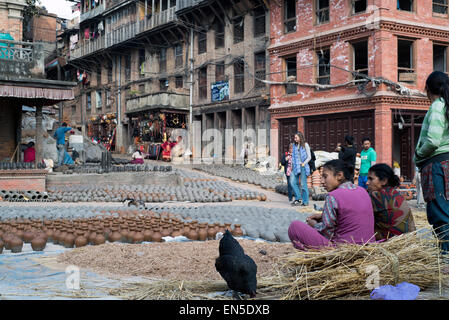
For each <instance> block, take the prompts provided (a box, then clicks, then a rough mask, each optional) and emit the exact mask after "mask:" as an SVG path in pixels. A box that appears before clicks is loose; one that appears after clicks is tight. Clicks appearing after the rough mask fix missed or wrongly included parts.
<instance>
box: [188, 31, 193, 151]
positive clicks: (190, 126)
mask: <svg viewBox="0 0 449 320" xmlns="http://www.w3.org/2000/svg"><path fill="white" fill-rule="evenodd" d="M189 49H190V97H189V98H190V99H189V144H190V147H189V150H187V152H186V153H187V154H188V153H190V155H193V110H192V108H193V28H190V48H189Z"/></svg>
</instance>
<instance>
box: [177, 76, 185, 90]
mask: <svg viewBox="0 0 449 320" xmlns="http://www.w3.org/2000/svg"><path fill="white" fill-rule="evenodd" d="M175 86H176V88H178V89H179V88H182V87H183V86H184V82H183V79H182V76H179V77H176V78H175Z"/></svg>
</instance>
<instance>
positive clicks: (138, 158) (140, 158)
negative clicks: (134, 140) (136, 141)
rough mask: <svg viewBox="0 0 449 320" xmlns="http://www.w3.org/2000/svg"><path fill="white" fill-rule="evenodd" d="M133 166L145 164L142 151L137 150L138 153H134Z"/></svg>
mask: <svg viewBox="0 0 449 320" xmlns="http://www.w3.org/2000/svg"><path fill="white" fill-rule="evenodd" d="M132 158H133V159H132V161H131V163H132V164H143V154H142V151H140V150H136V152H134V153H133V155H132Z"/></svg>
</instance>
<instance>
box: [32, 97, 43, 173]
mask: <svg viewBox="0 0 449 320" xmlns="http://www.w3.org/2000/svg"><path fill="white" fill-rule="evenodd" d="M35 116H36V159H35V163H34V164H35V166H36V167H37V164H38V163H41V162H42V158H43V154H44V151H43V134H44V132H43V129H42V106H36V114H35Z"/></svg>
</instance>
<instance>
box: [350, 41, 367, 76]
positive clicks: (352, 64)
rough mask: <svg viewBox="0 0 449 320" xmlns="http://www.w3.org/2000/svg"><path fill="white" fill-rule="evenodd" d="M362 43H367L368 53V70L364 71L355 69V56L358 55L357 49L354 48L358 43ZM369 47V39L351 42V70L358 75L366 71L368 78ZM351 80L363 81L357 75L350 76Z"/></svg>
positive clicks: (364, 69)
mask: <svg viewBox="0 0 449 320" xmlns="http://www.w3.org/2000/svg"><path fill="white" fill-rule="evenodd" d="M362 42H366V51H367V61H366V68H363V69H356V68H355V60H356V59H355V58H356V57H355V55H356V49H355V47H354V45H355V44H357V43H362ZM368 47H369V42H368V39H362V40H357V41H353V42H350V51H351V55H350V60H351V69H352V71H354V72H358V73H363V71H366V73H364V74H366V75H367V76H368V75H369V54H368ZM350 77H351V80H357V79H361V78H359V77H357V76H355V75H350Z"/></svg>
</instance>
